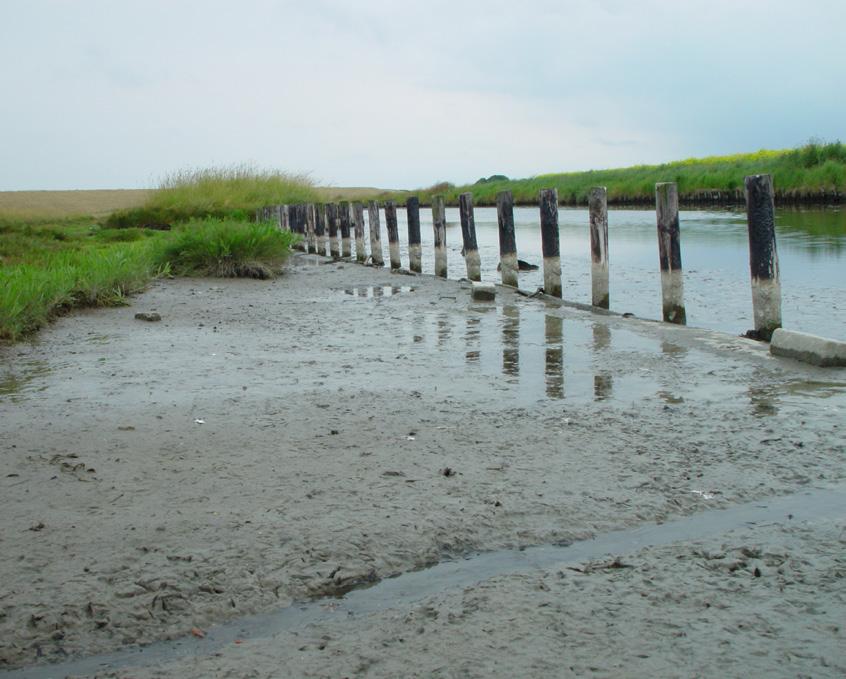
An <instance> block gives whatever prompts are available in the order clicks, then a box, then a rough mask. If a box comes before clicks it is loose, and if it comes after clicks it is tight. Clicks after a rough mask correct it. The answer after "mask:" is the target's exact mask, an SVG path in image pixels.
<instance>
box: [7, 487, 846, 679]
mask: <svg viewBox="0 0 846 679" xmlns="http://www.w3.org/2000/svg"><path fill="white" fill-rule="evenodd" d="M702 497H703V500H705V499H706V498H705V494H703V496H702ZM844 499H846V491H844V488H843V487H833V488H827V489H814V490H810V491H805V492H802V493H799V494H796V495H788V496H785V497H780V498H772V499H768V500H762V501H757V502H750V503H747V504H743V505H737V506H734V507H731V508H729V509H718V510H706V511H704V512H701V513H699V514H694V515H693V516H688V517H684V518H680V519H677V520H675V521H671V522H668V523H663V524H659V525H645V526H642V527H639V528H633V529H628V530H619V531H614V532H611V533H606V534H604V535H599V536H597V537H596V538H594V539H593V540H584V541H580V542H575V543H573V544H570V545H544V546H537V547H529V548H526V549H510V550H498V551H493V552H482V553H479V554H471V555H468V556H467V557H466V558H465V559H462V560H458V561H442V562H440V563H438V564H436V565H434V566H432V567H431V568H426V569H423V570H419V571H412V572H409V573H404V574H402V575H400V576H398V577H396V578H389V579H386V580H382V581H379V582H378V583H376V584H374V585H372V586H367V585H365V586H362V587H360V588H358V589H355V590H353V591H351V592H349V593H348V594H346V595H344V596H343V597H341V598H340V599H330V598H324V599H317V600H315V601H311V602H308V603H304V604H298V605H294V606H290V607H288V608H283V609H281V610H277V611H273V612H270V613H265V614H259V615H251V616H247V617H244V618H240V619H237V620H232V621H230V622H227V623H223V624H221V625H218V626H217V627H213V628H211V629H209V630H207V632H206V636H205V638H203V639H197V638H195V637H193V636H186V637H183V638H181V639H176V640H174V641H159V642H155V643H153V644H150V645H149V646H146V647H141V646H131V647H129V648H125V649H123V650H118V651H115V652H113V653H105V654H102V655H96V656H89V657H87V658H79V659H76V660H70V661H66V662H61V663H57V664H55V665H41V666H36V667H29V668H22V669H18V670H10V671H7V672H4V671H3V670H0V677H3V678H4V679H60V678H61V677H66V676H68V675H71V674H73V675H78V674H93V673H95V672H106V671H114V670H119V669H123V670H127V669H129V668H132V667H143V666H149V665H152V664H155V663H162V662H168V661H173V660H179V659H183V658H192V657H200V656H204V655H210V654H212V653H219V652H221V651H222V650H223V649H225V648H226V647H227V646H228V645H231V644H233V643H235V642H236V640H243V639H267V638H270V637H272V636H273V635H275V634H278V633H280V632H283V631H286V630H296V629H303V628H305V627H306V625H310V624H320V623H323V622H337V621H346V622H347V623H348V624H355V623H356V621H357V620H359V619H360V617H361V616H365V615H368V614H372V613H377V612H379V611H385V610H389V609H407V608H408V607H410V606H413V605H414V604H416V603H418V602H420V601H423V600H424V599H425V598H426V597H430V596H435V595H437V594H440V593H441V592H444V591H449V590H457V589H460V588H465V587H472V586H473V585H475V584H477V583H479V582H482V581H484V580H487V579H490V578H493V577H498V576H503V575H509V574H513V573H527V572H533V571H537V570H541V569H545V570H551V569H555V568H564V567H566V566H568V565H571V564H577V563H583V562H585V561H588V560H593V559H600V558H603V557H607V556H609V555H620V554H631V553H634V552H637V551H638V550H641V549H644V548H648V547H661V546H664V545H670V544H673V543H676V542H689V541H691V540H702V539H706V538H710V537H713V536H715V535H720V534H723V533H725V532H727V531H730V530H734V529H742V528H746V529H749V528H754V527H755V526H756V525H760V524H771V523H773V522H777V523H782V522H783V523H788V522H791V523H794V522H795V523H796V524H799V523H802V522H806V521H810V520H815V519H828V520H840V519H841V518H842V517H843V515H844V511H843V507H844Z"/></svg>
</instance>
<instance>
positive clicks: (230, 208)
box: [106, 165, 319, 228]
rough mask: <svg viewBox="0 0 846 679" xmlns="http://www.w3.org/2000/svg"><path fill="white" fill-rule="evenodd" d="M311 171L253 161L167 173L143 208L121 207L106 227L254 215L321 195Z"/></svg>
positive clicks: (109, 219) (309, 200)
mask: <svg viewBox="0 0 846 679" xmlns="http://www.w3.org/2000/svg"><path fill="white" fill-rule="evenodd" d="M318 198H319V194H318V192H317V190H316V189H315V187H314V184H313V183H312V181H311V180H310V179H309V178H308V177H306V176H305V175H298V174H288V173H285V172H279V171H276V170H259V169H257V168H254V167H252V166H249V165H233V166H229V167H222V168H207V169H195V170H183V171H180V172H175V173H173V174H171V175H168V176H166V177H165V178H164V179H163V180H162V181H161V183H160V184H159V187H158V188H157V189H155V190H154V191H152V192H151V193H150V194H149V197H148V198H147V200H146V201H145V202H144V204H143V205H142V206H140V207H137V208H132V209H128V210H119V211H117V212H115V213H113V214H112V215H110V216H109V218H108V219H107V220H106V226H109V227H116V228H126V227H131V226H143V225H145V224H175V223H179V222H186V221H189V220H191V219H198V218H218V219H220V218H225V219H243V220H246V219H249V218H250V217H251V216H252V215H253V213H254V211H255V210H256V208H259V207H262V206H265V205H275V204H280V203H305V202H313V201H316V200H318Z"/></svg>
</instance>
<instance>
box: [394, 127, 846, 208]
mask: <svg viewBox="0 0 846 679" xmlns="http://www.w3.org/2000/svg"><path fill="white" fill-rule="evenodd" d="M762 173H769V174H772V175H773V180H774V183H775V188H776V192H777V196H776V197H777V199H779V200H784V201H791V200H822V201H825V200H830V199H831V198H834V197H837V196H841V195H842V194H844V193H846V145H844V144H842V143H840V142H833V143H821V142H817V141H811V142H809V143H808V144H806V145H804V146H802V147H799V148H796V149H789V150H782V151H769V150H762V151H757V152H755V153H740V154H735V155H730V156H711V157H707V158H688V159H686V160H680V161H676V162H672V163H664V164H662V165H637V166H634V167H627V168H619V169H608V170H590V171H587V172H568V173H560V174H545V175H538V176H535V177H529V178H527V179H514V180H508V179H497V178H496V177H495V176H494V177H491V178H489V179H486V180H485V181H480V182H477V183H475V184H471V185H464V186H454V185H452V184H449V183H447V182H439V183H438V184H435V185H434V186H431V187H428V188H425V189H420V190H418V191H416V192H413V193H415V194H416V195H418V196H419V197H420V199H421V200H422V201H424V202H431V198H432V196H433V195H435V194H439V193H440V194H443V195H444V197H445V199H446V200H447V202H448V203H450V204H457V203H458V196H459V195H460V194H461V193H464V192H465V191H469V192H470V193H472V194H473V199H474V202H475V203H476V204H477V205H495V204H496V195H497V193H499V192H500V191H505V190H510V191H511V192H512V193H513V195H514V200H515V201H516V202H518V203H523V204H534V203H536V202H537V197H538V192H539V191H540V189H542V188H556V189H558V196H559V199H560V200H561V201H562V202H563V203H571V204H585V203H586V202H587V195H588V191H589V190H590V189H591V187H593V186H606V187H607V188H608V200H609V201H610V202H612V203H618V204H619V203H626V202H652V201H654V196H655V184H656V182H667V181H670V182H676V183H677V184H678V187H679V194H680V196H681V198H682V199H683V200H694V199H697V198H701V197H703V196H704V197H706V198H707V199H710V200H718V201H725V202H735V201H742V200H743V180H744V177H745V176H746V175H750V174H762ZM406 195H408V194H407V193H405V192H396V193H395V194H394V195H392V196H391V197H392V198H394V199H395V200H403V199H404V197H405V196H406Z"/></svg>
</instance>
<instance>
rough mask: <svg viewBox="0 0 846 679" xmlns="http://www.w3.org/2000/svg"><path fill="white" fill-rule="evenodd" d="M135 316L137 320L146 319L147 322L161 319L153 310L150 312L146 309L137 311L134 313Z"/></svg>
mask: <svg viewBox="0 0 846 679" xmlns="http://www.w3.org/2000/svg"><path fill="white" fill-rule="evenodd" d="M135 318H136V319H138V320H139V321H148V322H149V323H155V322H156V321H160V320H162V317H161V316H160V315H159V314H157V313H156V312H155V311H153V312H150V313H148V312H146V311H140V312H139V313H137V314H135Z"/></svg>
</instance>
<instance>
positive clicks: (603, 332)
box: [593, 323, 614, 401]
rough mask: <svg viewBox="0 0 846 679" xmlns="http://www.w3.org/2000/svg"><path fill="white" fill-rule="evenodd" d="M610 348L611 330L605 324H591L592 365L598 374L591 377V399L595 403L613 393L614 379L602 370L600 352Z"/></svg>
mask: <svg viewBox="0 0 846 679" xmlns="http://www.w3.org/2000/svg"><path fill="white" fill-rule="evenodd" d="M610 346H611V328H609V327H608V326H607V325H605V323H594V324H593V351H594V357H593V360H594V364H595V365H596V366H597V369H598V372H597V373H596V374H595V375H594V376H593V398H594V400H595V401H604V400H605V399H607V398H609V397H610V396H611V395H612V393H613V391H614V378H613V377H612V375H611V373H610V372H608V371H605V370H602V351H603V350H605V349H608V348H609V347H610Z"/></svg>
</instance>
